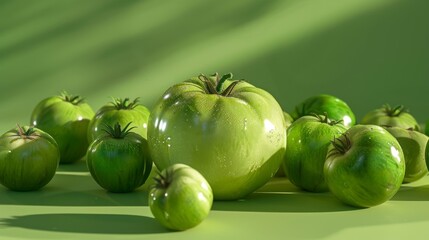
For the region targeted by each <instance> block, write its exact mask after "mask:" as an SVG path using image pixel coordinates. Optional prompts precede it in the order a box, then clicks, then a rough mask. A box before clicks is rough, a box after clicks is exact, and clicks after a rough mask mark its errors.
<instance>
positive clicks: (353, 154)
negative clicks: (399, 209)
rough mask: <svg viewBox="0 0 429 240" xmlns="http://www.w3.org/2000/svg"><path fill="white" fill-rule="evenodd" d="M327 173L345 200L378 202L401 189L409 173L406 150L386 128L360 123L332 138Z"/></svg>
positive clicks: (356, 203)
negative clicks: (405, 155)
mask: <svg viewBox="0 0 429 240" xmlns="http://www.w3.org/2000/svg"><path fill="white" fill-rule="evenodd" d="M324 174H325V180H326V183H327V184H328V187H329V190H330V191H331V192H332V193H333V194H334V195H335V196H336V197H337V198H338V199H339V200H341V201H342V202H344V203H346V204H349V205H352V206H356V207H372V206H376V205H379V204H381V203H384V202H385V201H387V200H389V199H390V198H392V197H393V196H394V195H395V194H396V192H397V191H398V190H399V188H400V186H401V184H402V181H403V179H404V175H405V160H404V153H403V152H402V149H401V146H400V145H399V143H398V141H397V140H396V139H395V137H393V136H392V135H391V134H390V133H389V132H387V131H386V130H385V129H384V128H382V127H379V126H376V125H356V126H353V127H351V128H350V129H348V130H347V131H346V132H345V133H344V134H343V135H341V136H340V137H339V138H336V139H335V140H334V141H333V142H332V144H331V146H330V148H329V150H328V154H327V158H326V162H325V166H324Z"/></svg>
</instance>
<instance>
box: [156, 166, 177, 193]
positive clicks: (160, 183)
mask: <svg viewBox="0 0 429 240" xmlns="http://www.w3.org/2000/svg"><path fill="white" fill-rule="evenodd" d="M153 179H154V180H155V187H156V188H158V189H166V188H168V186H170V184H171V182H172V181H173V172H172V171H171V170H169V169H167V170H165V171H163V172H161V173H158V174H157V176H156V177H154V178H153Z"/></svg>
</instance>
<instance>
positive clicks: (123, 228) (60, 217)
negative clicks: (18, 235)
mask: <svg viewBox="0 0 429 240" xmlns="http://www.w3.org/2000/svg"><path fill="white" fill-rule="evenodd" d="M0 225H3V226H8V227H19V228H25V229H34V230H42V231H53V232H69V233H93V234H154V233H166V232H169V231H168V230H167V229H165V228H164V227H162V226H161V225H160V224H159V223H158V222H157V221H156V220H155V219H154V218H150V217H146V216H139V215H123V214H81V213H76V214H75V213H61V214H59V213H56V214H34V215H25V216H15V217H12V218H5V219H1V220H0Z"/></svg>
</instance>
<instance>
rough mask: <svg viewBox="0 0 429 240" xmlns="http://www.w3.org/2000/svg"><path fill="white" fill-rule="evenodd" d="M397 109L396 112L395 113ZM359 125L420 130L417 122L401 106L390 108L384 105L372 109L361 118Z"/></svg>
mask: <svg viewBox="0 0 429 240" xmlns="http://www.w3.org/2000/svg"><path fill="white" fill-rule="evenodd" d="M395 109H397V111H395ZM361 124H374V125H378V126H390V127H400V128H404V129H413V130H417V131H419V130H420V125H419V124H418V122H417V120H416V119H415V118H414V116H413V115H411V114H410V113H409V112H407V111H406V109H405V108H404V107H403V106H397V107H396V108H391V107H390V106H389V105H384V106H382V107H380V108H377V109H374V110H372V111H370V112H368V113H367V114H365V116H364V117H363V118H362V121H361Z"/></svg>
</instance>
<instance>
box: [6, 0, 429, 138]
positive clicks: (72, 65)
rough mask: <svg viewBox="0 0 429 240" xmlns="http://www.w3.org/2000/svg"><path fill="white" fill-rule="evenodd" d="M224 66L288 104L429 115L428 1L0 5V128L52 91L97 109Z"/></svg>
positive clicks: (150, 96)
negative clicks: (324, 103) (397, 108)
mask: <svg viewBox="0 0 429 240" xmlns="http://www.w3.org/2000/svg"><path fill="white" fill-rule="evenodd" d="M216 71H217V72H219V73H225V72H233V73H234V75H235V76H236V77H237V78H244V79H246V80H248V81H249V82H251V83H252V84H254V85H256V86H259V87H261V88H264V89H266V90H268V91H269V92H271V93H272V94H273V95H274V96H275V97H276V98H277V100H278V101H279V102H280V104H281V106H282V107H283V108H284V109H285V110H286V111H291V110H292V109H293V107H294V106H295V105H296V104H298V103H299V102H300V101H302V100H304V99H305V98H307V97H309V96H312V95H315V94H319V93H329V94H333V95H336V96H338V97H340V98H342V99H343V100H345V101H346V102H347V103H349V105H350V106H351V107H352V109H353V110H354V111H355V113H356V115H357V117H358V119H360V118H361V117H362V116H363V114H364V113H365V112H367V111H369V110H371V109H373V108H376V107H379V106H381V105H382V104H384V103H390V104H391V105H396V104H404V105H405V106H406V107H408V108H409V109H410V111H411V113H412V114H414V115H415V116H416V117H417V119H418V120H419V121H420V122H424V121H426V120H427V119H429V110H428V108H429V105H428V102H429V101H428V100H429V96H428V94H427V92H428V90H429V1H427V0H348V1H343V0H325V1H318V0H278V1H256V0H251V1H227V0H224V1H197V0H195V1H191V0H180V1H156V0H149V1H112V0H91V1H88V0H77V1H69V0H51V1H47V0H41V1H4V0H0V93H1V94H0V130H1V131H2V132H3V131H6V130H8V129H10V128H13V127H14V125H15V123H21V124H28V123H29V118H30V114H31V111H32V109H33V107H34V106H35V105H36V103H37V102H38V101H40V100H41V99H43V98H45V97H47V96H51V95H54V94H57V93H58V92H60V91H61V90H67V91H68V92H70V93H74V94H80V95H83V96H85V97H86V99H87V100H88V102H89V103H90V104H91V105H92V106H93V108H94V109H97V108H99V107H100V106H101V105H102V104H104V103H105V102H107V101H109V100H110V97H111V96H117V97H131V98H134V97H140V98H141V102H142V103H143V104H144V105H147V106H148V107H151V106H152V105H153V104H154V102H155V101H156V99H157V98H158V97H159V96H160V95H161V94H162V93H163V92H164V91H165V90H166V89H167V88H168V87H169V86H170V85H172V84H174V83H177V82H180V81H183V80H185V79H186V78H188V77H190V76H194V75H197V74H199V73H207V74H210V73H213V72H216Z"/></svg>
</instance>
